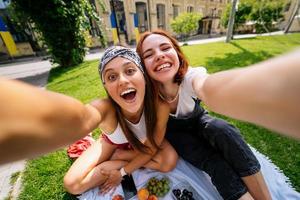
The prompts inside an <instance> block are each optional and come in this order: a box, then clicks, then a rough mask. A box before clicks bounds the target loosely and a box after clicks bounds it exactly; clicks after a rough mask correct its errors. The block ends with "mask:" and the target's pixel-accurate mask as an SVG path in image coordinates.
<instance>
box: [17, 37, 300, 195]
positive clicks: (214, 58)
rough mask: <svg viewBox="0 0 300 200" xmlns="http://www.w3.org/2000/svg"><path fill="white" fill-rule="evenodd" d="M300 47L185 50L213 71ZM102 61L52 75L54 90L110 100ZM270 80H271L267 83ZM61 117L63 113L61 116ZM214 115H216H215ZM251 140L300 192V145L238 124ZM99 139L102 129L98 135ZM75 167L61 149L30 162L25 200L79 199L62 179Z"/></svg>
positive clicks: (274, 41) (278, 42) (292, 40)
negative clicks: (101, 70)
mask: <svg viewBox="0 0 300 200" xmlns="http://www.w3.org/2000/svg"><path fill="white" fill-rule="evenodd" d="M299 45H300V34H291V35H285V36H269V37H257V38H253V39H241V40H234V41H233V42H232V43H230V44H225V43H222V42H219V43H210V44H202V45H195V46H185V47H183V50H184V52H185V53H186V55H187V57H188V59H189V60H190V63H191V65H192V66H205V67H207V69H208V71H209V72H216V71H221V70H226V69H230V68H235V67H243V66H246V65H250V64H253V63H257V62H259V61H262V60H265V59H267V58H270V57H273V56H275V55H278V54H281V53H283V52H287V51H289V50H292V49H294V48H296V47H299ZM97 65H98V62H97V61H90V62H84V63H83V64H81V65H78V66H75V67H73V68H70V69H60V68H55V69H52V70H51V73H50V78H49V83H48V85H47V88H48V90H52V91H56V92H61V93H64V94H67V95H70V96H73V97H75V98H77V99H80V100H81V101H82V102H84V103H87V102H89V101H91V100H93V99H95V98H98V97H104V96H105V91H104V89H103V87H102V85H101V83H100V80H99V75H98V71H97ZM266 81H267V80H266ZM58 114H59V113H58ZM212 114H213V115H216V114H214V113H212ZM216 116H218V117H222V118H225V119H226V120H228V121H230V122H231V123H233V124H234V125H236V126H237V127H238V128H239V129H240V130H241V132H242V134H243V136H244V138H245V139H246V141H247V142H248V143H249V144H251V145H252V146H253V147H255V148H256V149H257V150H259V151H260V152H261V153H264V154H265V155H267V156H268V157H269V158H270V159H271V160H272V161H273V162H274V163H275V164H276V165H277V166H278V167H279V168H280V169H281V170H282V171H283V172H284V173H285V174H286V176H288V177H289V178H290V180H291V182H292V185H293V186H294V187H295V188H296V189H297V191H300V143H299V142H296V141H294V140H291V139H288V138H285V137H282V136H279V135H278V134H274V133H272V132H271V131H268V130H266V129H264V128H261V127H257V126H254V125H251V124H248V123H243V122H239V121H236V120H232V119H229V118H226V117H223V116H220V115H216ZM95 134H96V135H99V130H96V131H95ZM70 165H71V160H69V159H68V157H67V155H66V152H65V150H60V151H57V152H54V153H51V154H48V155H45V156H43V157H40V158H38V159H35V160H31V161H29V162H28V163H27V167H26V170H25V172H24V176H23V177H24V178H23V190H22V192H21V194H20V197H19V199H24V200H28V199H31V200H34V199H36V200H41V199H53V200H54V199H75V197H73V196H71V195H69V194H68V193H67V192H65V190H64V188H63V186H62V179H63V176H64V174H65V172H66V171H67V170H68V168H69V166H70Z"/></svg>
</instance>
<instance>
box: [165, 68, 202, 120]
mask: <svg viewBox="0 0 300 200" xmlns="http://www.w3.org/2000/svg"><path fill="white" fill-rule="evenodd" d="M199 73H200V74H206V73H207V71H206V69H205V68H204V67H189V68H188V71H187V73H186V74H185V76H184V79H183V81H182V82H181V84H180V88H179V91H178V92H179V96H178V104H177V108H176V113H175V114H170V115H171V116H174V117H187V116H189V115H190V114H191V113H192V112H193V110H194V107H195V101H194V99H195V98H198V97H197V94H196V92H195V91H194V89H193V85H192V81H193V79H194V77H195V76H196V75H198V74H199Z"/></svg>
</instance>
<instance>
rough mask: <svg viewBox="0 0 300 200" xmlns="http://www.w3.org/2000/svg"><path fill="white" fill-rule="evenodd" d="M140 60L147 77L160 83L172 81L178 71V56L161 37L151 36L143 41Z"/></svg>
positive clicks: (168, 42) (167, 41)
mask: <svg viewBox="0 0 300 200" xmlns="http://www.w3.org/2000/svg"><path fill="white" fill-rule="evenodd" d="M142 59H143V61H144V64H145V67H146V70H147V72H148V74H149V76H150V77H151V78H152V79H154V80H156V81H158V82H160V83H165V82H170V81H173V79H174V76H175V74H176V73H177V71H178V69H179V59H178V54H177V52H176V50H175V49H174V47H173V45H172V42H171V41H170V40H169V39H168V38H167V37H165V36H163V35H159V34H152V35H149V36H148V37H147V38H146V39H145V40H144V41H143V44H142Z"/></svg>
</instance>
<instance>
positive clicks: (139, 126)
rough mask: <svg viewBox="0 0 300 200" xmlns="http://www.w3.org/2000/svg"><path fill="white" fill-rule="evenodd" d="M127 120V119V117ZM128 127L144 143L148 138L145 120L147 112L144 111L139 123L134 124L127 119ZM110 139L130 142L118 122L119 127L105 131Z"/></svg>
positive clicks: (114, 141) (118, 142)
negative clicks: (108, 132)
mask: <svg viewBox="0 0 300 200" xmlns="http://www.w3.org/2000/svg"><path fill="white" fill-rule="evenodd" d="M125 120H126V119H125ZM126 123H127V125H128V128H129V129H130V130H131V131H132V132H133V133H134V134H135V135H136V137H137V138H138V139H139V140H140V142H142V143H144V142H145V141H146V139H147V131H146V122H145V114H144V112H143V114H142V116H141V119H140V121H139V122H138V123H136V124H133V123H131V122H130V121H128V120H126ZM103 134H105V135H106V136H107V137H108V139H109V140H110V141H111V142H113V143H115V144H124V143H128V140H127V139H126V137H125V134H124V132H123V130H122V128H121V126H120V124H119V123H118V125H117V128H116V129H115V130H114V131H113V132H112V133H111V134H107V133H103Z"/></svg>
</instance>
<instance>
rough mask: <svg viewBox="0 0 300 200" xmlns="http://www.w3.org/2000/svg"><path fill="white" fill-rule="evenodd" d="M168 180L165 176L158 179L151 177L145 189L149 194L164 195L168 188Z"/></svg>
mask: <svg viewBox="0 0 300 200" xmlns="http://www.w3.org/2000/svg"><path fill="white" fill-rule="evenodd" d="M169 184H170V182H169V180H168V179H167V178H162V179H158V178H155V177H152V178H151V179H149V181H148V183H147V185H146V186H147V189H148V191H149V193H150V194H154V195H156V196H158V197H164V196H165V195H166V194H167V193H168V192H169V190H170V185H169Z"/></svg>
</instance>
